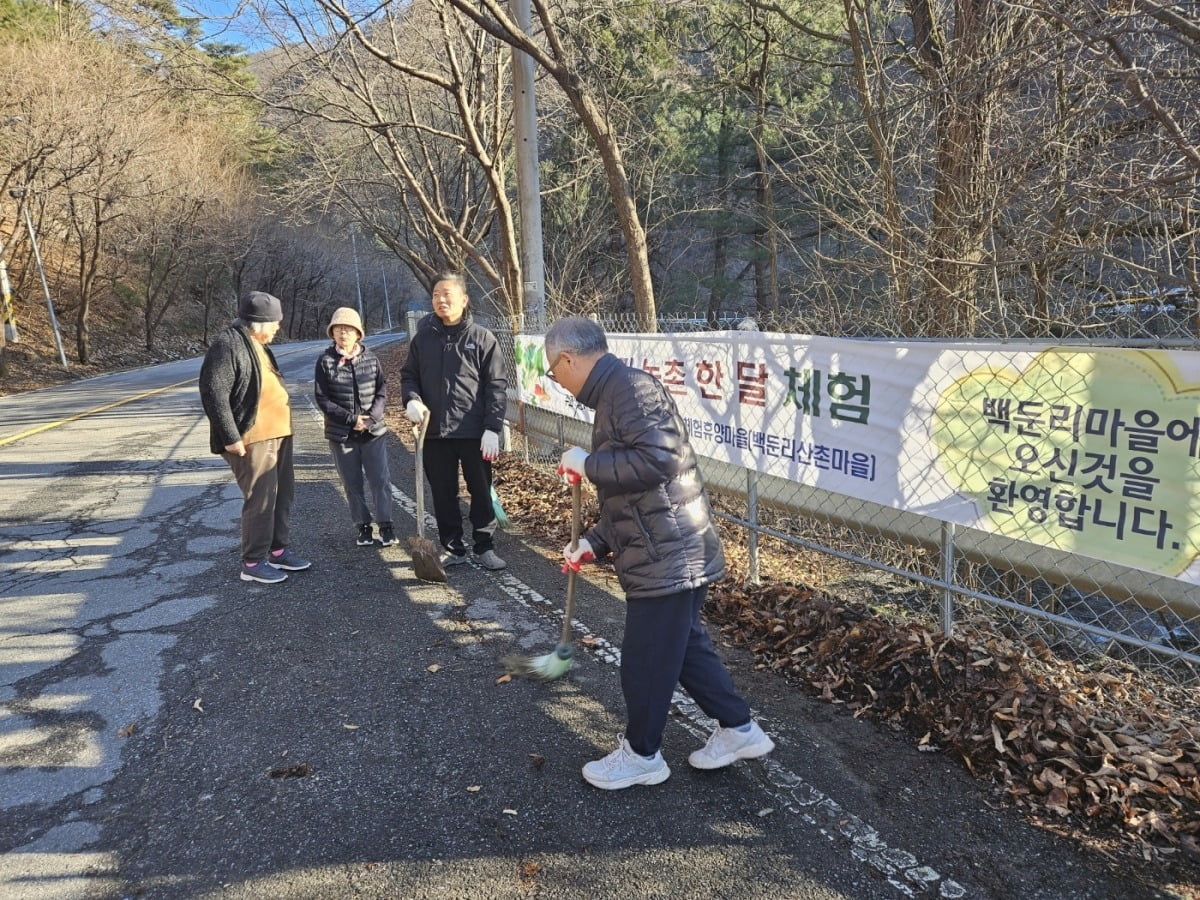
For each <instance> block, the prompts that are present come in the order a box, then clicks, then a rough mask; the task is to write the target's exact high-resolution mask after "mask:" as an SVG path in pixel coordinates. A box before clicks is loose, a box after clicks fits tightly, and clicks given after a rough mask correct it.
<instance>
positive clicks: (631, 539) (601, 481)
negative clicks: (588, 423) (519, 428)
mask: <svg viewBox="0 0 1200 900" xmlns="http://www.w3.org/2000/svg"><path fill="white" fill-rule="evenodd" d="M579 400H580V402H582V403H583V404H584V405H586V406H589V407H591V408H592V409H594V410H595V411H596V419H595V422H594V423H593V425H592V452H591V454H590V455H589V456H588V458H587V462H586V463H585V465H584V468H585V469H586V471H587V477H588V480H589V481H591V482H592V483H593V484H594V485H595V486H596V491H597V493H598V495H599V499H600V521H599V523H598V524H597V525H596V526H595V527H594V528H592V529H591V530H589V531H588V532H587V534H586V535H585V537H586V538H587V539H588V542H589V543H590V544H591V545H592V549H593V550H594V551H595V552H596V555H597V556H598V557H599V556H605V555H607V554H609V553H611V554H612V555H613V565H614V567H615V568H616V570H617V578H618V580H619V581H620V582H621V587H622V588H623V589H624V590H625V594H626V596H628V597H633V598H639V597H659V596H662V595H664V594H674V593H678V592H679V591H684V590H693V589H695V588H698V587H701V586H703V585H706V584H709V583H711V582H713V581H717V580H718V579H720V578H721V577H722V576H724V574H725V554H724V551H723V550H722V549H721V539H720V537H719V536H718V535H717V531H716V529H715V528H714V527H713V524H712V515H711V510H710V508H709V505H708V496H707V494H705V492H704V481H703V479H702V478H701V477H700V470H699V469H698V468H697V467H696V454H695V451H693V450H692V445H691V443H689V441H688V438H687V429H686V427H685V425H684V422H683V419H682V418H681V417H680V415H679V411H678V410H677V409H676V408H675V402H674V401H673V400H672V399H671V396H670V394H668V393H667V391H666V388H664V387H663V386H662V383H661V382H659V381H658V379H656V378H655V377H654V376H653V375H650V374H649V373H647V372H643V371H642V370H641V369H635V368H632V367H631V366H628V365H626V364H625V363H623V362H621V360H619V359H617V357H615V356H613V355H612V354H611V353H606V354H605V355H604V356H602V357H600V359H599V360H597V361H596V365H595V366H594V367H593V368H592V371H591V374H590V375H588V378H587V381H586V382H585V383H584V385H583V389H582V390H581V391H580V394H579Z"/></svg>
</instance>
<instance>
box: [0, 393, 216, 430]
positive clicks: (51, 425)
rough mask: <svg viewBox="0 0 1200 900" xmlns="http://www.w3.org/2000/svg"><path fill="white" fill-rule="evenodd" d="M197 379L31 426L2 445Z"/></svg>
mask: <svg viewBox="0 0 1200 900" xmlns="http://www.w3.org/2000/svg"><path fill="white" fill-rule="evenodd" d="M195 380H196V379H195V378H189V379H187V381H177V382H175V383H174V384H168V385H166V386H165V387H160V388H155V389H154V390H152V391H145V392H144V393H141V394H135V395H134V396H132V397H126V398H125V399H124V400H117V401H114V402H113V403H106V404H105V405H104V406H97V407H96V408H95V409H85V410H84V411H83V412H79V413H75V415H73V416H68V417H67V418H65V419H59V420H58V421H57V422H47V423H46V424H45V425H39V426H38V427H37V428H30V429H29V430H28V431H22V432H20V433H19V434H14V435H13V436H12V437H6V438H0V447H5V446H7V445H8V444H15V443H16V442H17V441H23V440H25V438H27V437H33V436H34V435H35V434H41V433H42V432H43V431H49V430H50V429H51V428H58V427H59V426H60V425H66V424H67V423H69V422H74V421H75V420H77V419H83V418H86V417H88V416H94V415H96V414H98V413H102V412H107V411H108V410H110V409H115V408H116V407H118V406H124V405H125V404H126V403H133V402H134V401H135V400H144V399H145V398H146V397H153V396H154V395H155V394H161V393H162V392H163V391H169V390H171V389H172V388H177V387H182V386H183V385H185V384H191V383H192V382H193V381H195Z"/></svg>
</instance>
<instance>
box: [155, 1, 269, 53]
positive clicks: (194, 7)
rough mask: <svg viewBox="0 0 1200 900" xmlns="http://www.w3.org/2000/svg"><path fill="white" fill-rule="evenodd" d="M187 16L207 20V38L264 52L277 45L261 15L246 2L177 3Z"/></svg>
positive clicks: (205, 22) (204, 24)
mask: <svg viewBox="0 0 1200 900" xmlns="http://www.w3.org/2000/svg"><path fill="white" fill-rule="evenodd" d="M176 2H177V3H178V6H179V11H180V12H182V13H183V14H184V15H188V16H197V17H199V18H201V19H204V20H205V21H204V23H203V24H202V26H201V28H202V30H203V32H204V35H205V38H206V39H208V40H213V41H220V42H222V43H227V44H240V45H241V46H242V47H244V48H245V49H246V50H249V51H254V50H262V49H264V48H265V47H270V46H273V45H274V44H275V41H274V39H273V38H272V37H271V36H270V34H268V33H267V32H266V30H265V29H264V28H263V25H262V22H261V21H259V17H258V14H257V13H256V12H255V11H254V9H253V8H251V7H250V6H249V5H248V4H247V3H246V2H245V0H240V2H239V0H176Z"/></svg>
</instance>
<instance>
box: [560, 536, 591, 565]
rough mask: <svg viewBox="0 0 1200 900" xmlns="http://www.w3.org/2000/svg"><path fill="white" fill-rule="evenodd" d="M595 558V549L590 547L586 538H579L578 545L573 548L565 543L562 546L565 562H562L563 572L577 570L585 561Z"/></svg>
mask: <svg viewBox="0 0 1200 900" xmlns="http://www.w3.org/2000/svg"><path fill="white" fill-rule="evenodd" d="M595 558H596V551H595V550H593V549H592V545H591V542H590V541H588V539H587V538H580V539H579V546H578V547H576V548H575V549H574V550H572V549H571V545H570V544H567V546H565V547H563V559H565V560H566V562H564V563H563V569H562V570H563V571H564V572H570V571H575V572H578V571H579V567H580V566H582V565H583V564H584V563H586V562H591V561H592V560H594V559H595Z"/></svg>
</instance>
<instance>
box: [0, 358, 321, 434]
mask: <svg viewBox="0 0 1200 900" xmlns="http://www.w3.org/2000/svg"><path fill="white" fill-rule="evenodd" d="M306 350H307V348H300V347H297V348H296V349H295V350H290V351H283V350H282V348H281V352H278V353H276V354H275V356H276V357H282V356H295V355H296V354H297V353H300V352H306ZM198 377H199V376H197V377H195V378H188V379H186V380H185V381H177V382H175V383H174V384H168V385H166V386H165V387H159V388H154V389H153V390H150V391H145V392H143V393H141V394H135V395H134V396H132V397H126V398H125V399H124V400H116V401H114V402H112V403H106V404H105V405H104V406H97V407H96V408H95V409H86V410H84V411H83V412H79V413H75V415H73V416H68V417H67V418H65V419H59V420H58V421H57V422H47V423H46V424H45V425H39V426H38V427H37V428H30V429H29V430H28V431H22V432H20V433H19V434H14V435H13V436H12V437H6V438H0V447H6V446H8V445H9V444H15V443H16V442H17V441H23V440H25V438H27V437H33V436H34V435H35V434H41V433H42V432H43V431H49V430H50V429H51V428H58V427H59V426H60V425H66V424H68V423H70V422H74V421H76V420H78V419H84V418H87V417H88V416H94V415H97V414H98V413H102V412H107V411H108V410H110V409H115V408H116V407H118V406H124V405H125V404H126V403H133V402H134V401H135V400H144V399H146V398H147V397H153V396H154V395H155V394H161V393H162V392H163V391H170V390H173V389H175V388H177V387H183V386H184V385H185V384H191V383H192V382H193V381H196V380H198Z"/></svg>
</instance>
